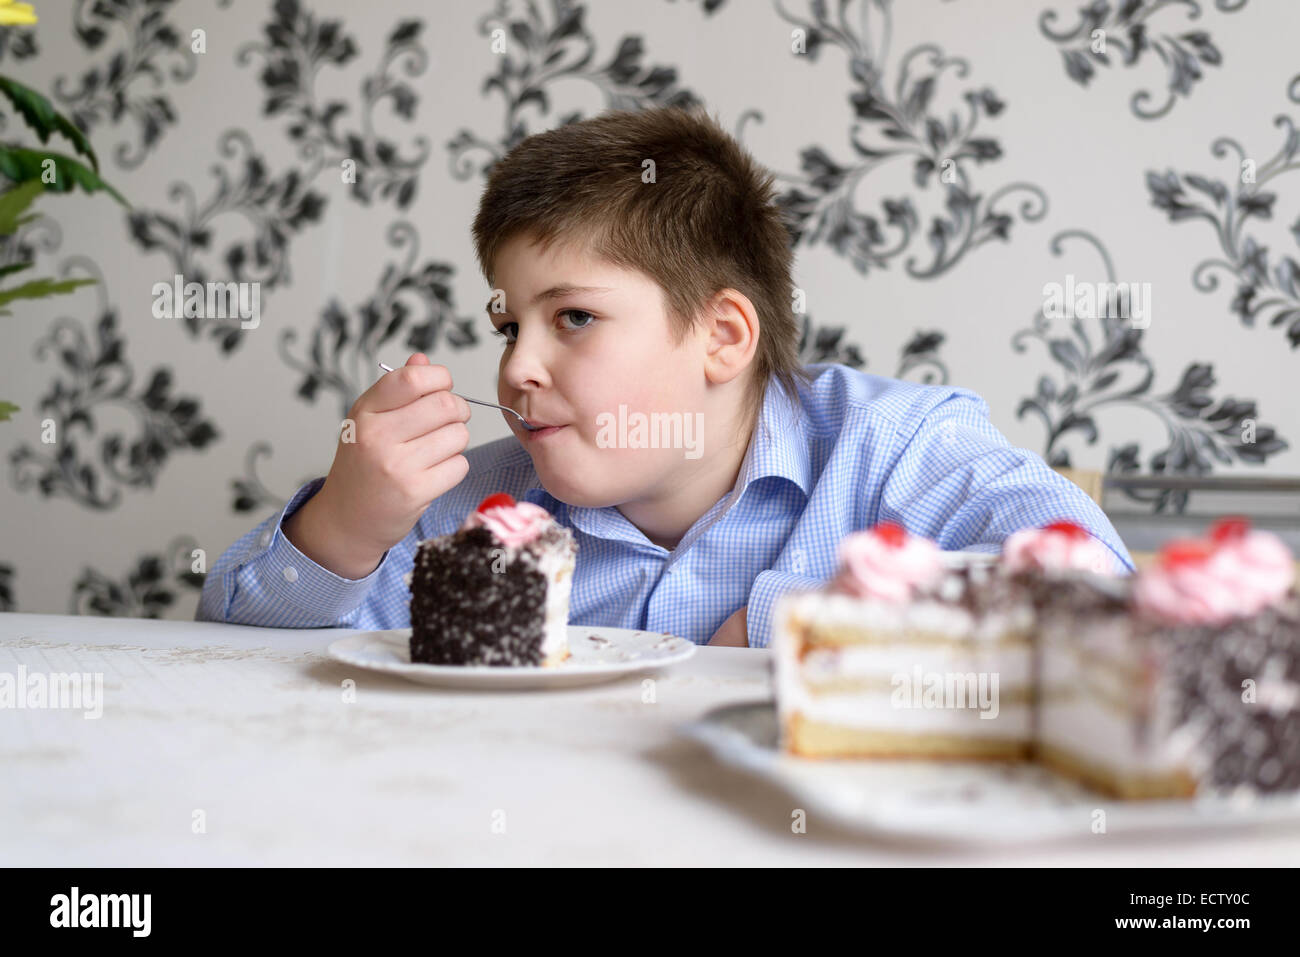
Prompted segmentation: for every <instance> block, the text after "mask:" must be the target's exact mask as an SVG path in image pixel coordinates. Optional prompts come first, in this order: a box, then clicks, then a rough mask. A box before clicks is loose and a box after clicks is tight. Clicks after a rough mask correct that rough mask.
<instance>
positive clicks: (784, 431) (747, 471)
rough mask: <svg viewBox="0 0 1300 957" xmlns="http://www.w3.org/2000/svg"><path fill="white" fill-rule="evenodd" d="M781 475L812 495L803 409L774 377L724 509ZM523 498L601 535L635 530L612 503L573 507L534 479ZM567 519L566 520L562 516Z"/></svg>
mask: <svg viewBox="0 0 1300 957" xmlns="http://www.w3.org/2000/svg"><path fill="white" fill-rule="evenodd" d="M769 477H771V478H780V479H785V480H787V481H789V482H791V483H793V484H794V485H796V486H798V488H799V489H800V491H802V492H803V493H804V497H805V498H807V497H808V496H810V495H811V494H812V460H811V459H810V457H809V452H808V432H807V418H806V416H805V415H804V413H803V410H802V408H800V406H799V405H798V404H797V403H796V402H794V401H793V400H792V399H791V398H790V397H789V395H787V394H786V391H785V390H784V389H783V388H781V386H780V384H779V383H778V382H777V380H776V377H775V376H773V377H772V378H771V379H770V380H769V381H768V385H767V391H766V392H765V393H764V395H763V407H762V410H761V411H760V413H759V417H758V424H757V425H756V426H755V429H754V433H753V435H752V436H751V437H750V441H749V447H748V448H747V449H746V451H745V458H744V461H743V462H742V463H741V466H740V473H739V475H738V476H737V477H736V484H735V486H733V488H732V491H731V495H730V496H729V497H728V499H727V501H726V505H725V508H730V507H731V506H732V505H733V504H735V503H736V502H738V501H739V500H740V499H741V498H742V497H743V496H744V494H745V491H746V490H747V489H748V488H749V486H750V485H751V484H752V483H754V482H757V481H758V480H759V479H762V478H769ZM522 497H523V499H524V500H525V501H529V502H532V503H533V504H535V505H540V506H542V507H543V508H545V509H546V510H547V511H549V512H551V513H552V514H553V515H556V516H562V517H560V523H561V524H572V525H573V526H574V527H575V528H578V529H580V530H581V531H583V532H586V533H587V534H589V535H595V536H598V537H601V538H613V537H616V535H617V534H618V532H620V531H621V532H623V533H627V532H628V531H629V530H630V531H631V532H632V533H634V534H636V535H640V534H641V533H640V532H639V531H637V529H636V526H634V525H633V524H632V523H631V522H629V521H628V520H627V519H626V518H625V517H624V516H623V514H622V513H621V512H619V511H618V509H616V508H572V507H570V506H568V505H566V504H565V503H564V502H561V501H560V500H559V499H557V498H555V497H554V496H552V495H551V494H550V493H549V492H547V491H546V489H544V488H543V487H542V485H541V483H540V482H539V483H538V484H536V485H534V486H532V487H531V488H529V489H527V490H526V491H525V492H524V493H523V496H522ZM566 519H567V521H566Z"/></svg>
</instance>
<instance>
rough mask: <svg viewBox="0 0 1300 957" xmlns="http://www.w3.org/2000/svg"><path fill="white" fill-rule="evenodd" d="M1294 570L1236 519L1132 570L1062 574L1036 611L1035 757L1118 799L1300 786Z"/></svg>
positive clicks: (1281, 548) (1298, 618)
mask: <svg viewBox="0 0 1300 957" xmlns="http://www.w3.org/2000/svg"><path fill="white" fill-rule="evenodd" d="M1293 568H1294V566H1293V565H1292V559H1291V554H1290V552H1289V550H1288V549H1287V547H1286V546H1285V544H1284V543H1283V542H1282V541H1281V540H1280V539H1278V538H1277V537H1276V536H1274V535H1272V534H1269V533H1267V532H1259V531H1251V530H1250V529H1249V527H1248V526H1247V524H1246V523H1245V522H1244V521H1243V520H1239V519H1234V520H1226V521H1220V522H1217V523H1215V525H1214V526H1213V527H1212V528H1211V531H1210V534H1209V536H1208V537H1207V538H1205V539H1195V540H1184V541H1176V542H1170V543H1168V544H1167V545H1165V546H1164V547H1163V548H1162V549H1161V550H1160V552H1159V554H1158V557H1157V561H1156V563H1155V564H1154V565H1152V566H1150V567H1148V568H1146V569H1144V570H1143V571H1141V572H1140V573H1139V574H1138V575H1137V576H1136V578H1135V579H1133V580H1131V581H1130V580H1127V579H1104V578H1099V577H1096V576H1088V575H1086V574H1084V575H1080V576H1078V577H1076V578H1074V579H1073V580H1071V581H1068V582H1063V583H1061V584H1060V585H1059V586H1058V588H1057V591H1056V594H1055V596H1054V597H1053V599H1052V601H1050V602H1049V603H1048V604H1046V605H1045V606H1044V607H1043V608H1042V610H1041V620H1040V638H1041V642H1042V661H1043V676H1042V701H1041V728H1040V732H1039V738H1038V741H1037V744H1036V749H1035V750H1036V754H1037V756H1038V758H1039V760H1041V761H1043V762H1044V763H1045V764H1047V765H1049V766H1051V767H1053V768H1054V769H1056V770H1057V771H1059V772H1061V773H1064V774H1066V775H1068V776H1070V777H1073V778H1076V779H1078V780H1081V781H1083V782H1085V783H1087V784H1089V785H1091V786H1093V787H1094V788H1097V789H1099V790H1101V791H1104V792H1106V793H1108V794H1112V795H1115V796H1118V797H1124V798H1164V797H1187V796H1191V795H1194V794H1202V793H1219V794H1227V793H1256V792H1267V791H1274V790H1289V789H1295V788H1297V787H1300V600H1298V599H1297V596H1296V594H1295V591H1294V588H1293V573H1294V572H1293Z"/></svg>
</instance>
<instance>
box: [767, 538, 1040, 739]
mask: <svg viewBox="0 0 1300 957" xmlns="http://www.w3.org/2000/svg"><path fill="white" fill-rule="evenodd" d="M838 557H839V569H838V572H837V574H836V576H835V578H834V579H833V580H832V581H831V582H830V584H829V585H828V586H827V587H826V588H825V589H820V590H815V591H804V592H793V593H789V594H786V595H784V596H782V598H781V599H780V601H779V602H778V605H777V608H776V610H775V617H774V625H773V629H774V632H773V639H772V647H773V662H774V680H775V684H776V701H777V712H778V718H779V721H780V727H781V740H782V747H783V749H784V750H786V751H789V752H791V753H794V754H800V755H804V756H807V757H922V758H967V757H972V758H1011V759H1016V758H1023V757H1026V756H1027V755H1028V751H1029V745H1030V737H1031V707H1030V706H1031V700H1030V699H1031V689H1032V655H1031V645H1030V637H1031V635H1030V632H1031V628H1032V624H1033V611H1032V606H1031V605H1030V603H1029V601H1028V598H1027V595H1026V594H1025V592H1024V590H1023V589H1021V588H1020V587H1018V586H1017V585H1016V584H1015V583H1014V582H1013V581H1012V580H1011V579H1010V578H1009V576H1005V575H1001V574H999V573H998V571H997V570H996V568H995V567H994V565H993V563H992V562H991V560H990V559H989V558H988V557H986V556H976V555H960V554H957V553H954V554H951V555H949V556H948V557H945V555H944V553H943V552H941V551H940V550H939V548H938V546H937V545H935V544H934V543H933V542H930V541H928V540H927V539H924V538H921V537H919V536H915V535H911V534H909V533H908V532H906V531H905V530H904V529H903V528H902V527H900V526H898V525H895V524H892V523H882V524H880V525H877V526H876V527H875V528H873V529H872V530H870V531H867V532H855V533H853V534H851V535H849V536H847V537H846V538H845V539H844V540H843V541H842V542H841V543H840V547H839V555H838Z"/></svg>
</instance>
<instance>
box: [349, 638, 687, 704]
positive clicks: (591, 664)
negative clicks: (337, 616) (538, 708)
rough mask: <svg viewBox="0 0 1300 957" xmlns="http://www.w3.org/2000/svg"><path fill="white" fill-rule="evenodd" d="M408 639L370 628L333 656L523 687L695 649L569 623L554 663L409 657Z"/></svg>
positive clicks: (671, 659)
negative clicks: (438, 661)
mask: <svg viewBox="0 0 1300 957" xmlns="http://www.w3.org/2000/svg"><path fill="white" fill-rule="evenodd" d="M410 640H411V629H410V628H394V629H391V630H389V631H368V632H364V633H362V634H357V635H349V636H348V637H347V638H340V639H339V640H338V641H335V642H334V643H333V644H331V645H330V646H329V655H330V657H331V658H334V659H335V660H337V661H341V662H343V663H345V664H349V665H356V666H357V667H360V668H368V669H370V670H372V671H383V672H386V673H388V674H394V675H400V676H402V677H403V678H408V679H410V680H411V681H417V682H419V683H421V684H427V685H438V686H440V687H445V688H465V689H476V688H477V689H489V690H499V691H521V690H524V689H527V688H573V687H577V686H579V685H591V684H599V683H600V682H603V681H613V680H614V679H616V678H623V677H626V676H628V675H632V674H637V673H640V672H645V671H653V670H655V669H657V668H663V667H666V666H667V665H675V664H678V663H679V662H682V661H685V660H686V659H687V658H689V657H690V656H691V655H693V654H695V645H693V644H692V643H691V642H689V641H687V640H686V639H685V638H678V637H676V636H674V635H668V634H664V633H662V632H655V631H633V630H632V629H629V628H605V627H589V626H587V625H582V626H577V625H570V626H569V630H568V639H567V640H568V644H569V657H568V658H566V659H565V660H564V661H563V662H562V663H561V664H559V665H557V666H556V667H553V668H543V667H541V666H531V667H500V666H496V665H429V664H422V663H418V662H417V663H412V662H411V646H410Z"/></svg>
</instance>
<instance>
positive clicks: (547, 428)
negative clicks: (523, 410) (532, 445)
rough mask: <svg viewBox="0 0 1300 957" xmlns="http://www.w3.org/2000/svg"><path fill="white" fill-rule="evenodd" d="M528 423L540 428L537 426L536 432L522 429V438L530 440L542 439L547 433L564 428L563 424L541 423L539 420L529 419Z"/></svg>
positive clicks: (553, 432) (550, 433) (552, 433)
mask: <svg viewBox="0 0 1300 957" xmlns="http://www.w3.org/2000/svg"><path fill="white" fill-rule="evenodd" d="M528 424H529V425H533V426H541V428H539V429H538V430H537V431H536V432H530V431H528V430H527V429H525V430H524V438H525V439H528V440H530V441H536V440H537V439H544V438H546V437H547V436H548V435H554V434H555V433H556V432H559V431H560V430H561V429H563V428H564V426H562V425H543V424H542V423H541V422H532V421H529V423H528Z"/></svg>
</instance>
